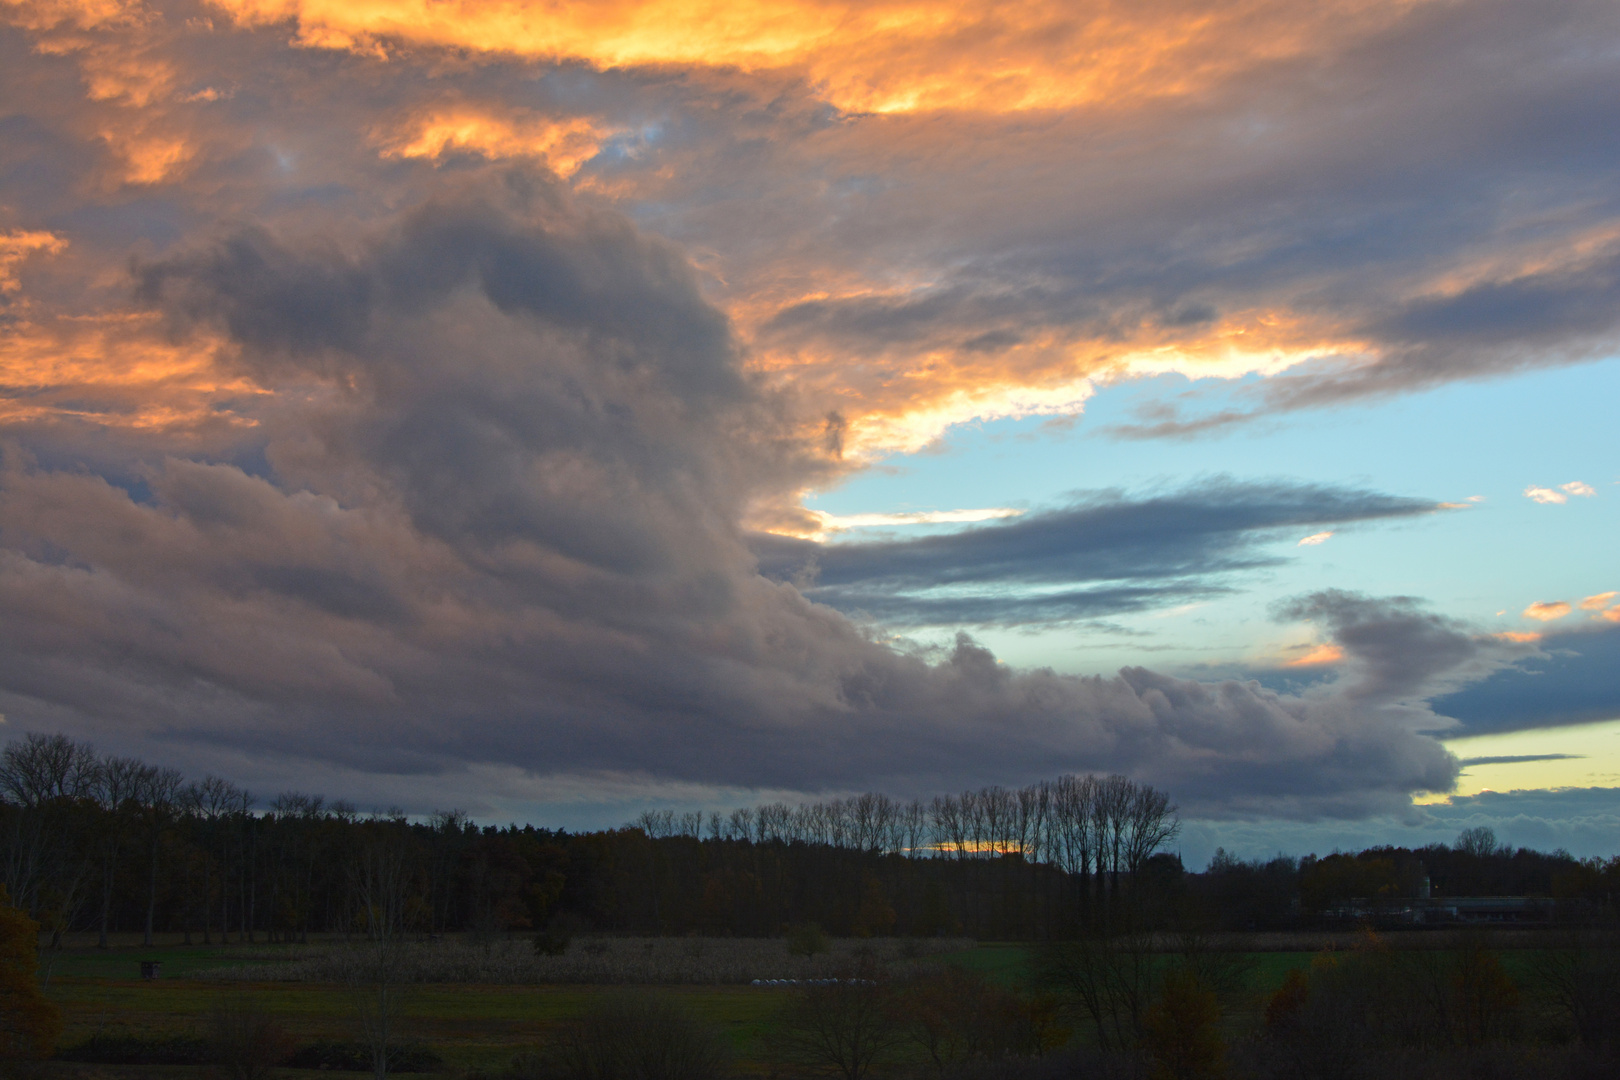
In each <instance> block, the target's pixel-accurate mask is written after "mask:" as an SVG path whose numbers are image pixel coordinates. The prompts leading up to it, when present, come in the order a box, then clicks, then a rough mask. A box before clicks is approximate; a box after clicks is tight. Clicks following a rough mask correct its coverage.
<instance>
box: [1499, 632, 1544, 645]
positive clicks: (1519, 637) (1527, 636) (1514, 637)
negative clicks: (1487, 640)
mask: <svg viewBox="0 0 1620 1080" xmlns="http://www.w3.org/2000/svg"><path fill="white" fill-rule="evenodd" d="M1491 637H1493V638H1495V639H1496V640H1498V641H1511V642H1514V643H1515V644H1518V645H1528V644H1530V643H1531V642H1536V641H1540V640H1541V635H1540V634H1538V633H1536V632H1535V631H1534V630H1504V631H1502V632H1501V633H1500V634H1492V635H1491Z"/></svg>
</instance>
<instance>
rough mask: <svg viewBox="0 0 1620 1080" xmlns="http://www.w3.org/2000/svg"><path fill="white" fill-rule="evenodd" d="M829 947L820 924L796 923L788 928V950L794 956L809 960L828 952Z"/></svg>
mask: <svg viewBox="0 0 1620 1080" xmlns="http://www.w3.org/2000/svg"><path fill="white" fill-rule="evenodd" d="M828 947H829V942H828V941H827V934H826V932H825V931H823V930H822V929H821V927H820V926H819V925H818V924H816V923H813V922H805V923H794V924H793V925H792V926H790V927H788V932H787V950H788V952H789V953H791V954H792V955H794V956H803V957H806V958H808V957H812V956H814V955H816V954H817V953H824V952H826V951H827V949H828Z"/></svg>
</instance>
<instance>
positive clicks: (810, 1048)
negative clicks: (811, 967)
mask: <svg viewBox="0 0 1620 1080" xmlns="http://www.w3.org/2000/svg"><path fill="white" fill-rule="evenodd" d="M874 975H875V972H872V971H857V972H855V973H853V974H846V975H844V976H842V977H839V978H836V979H831V980H828V981H827V982H826V983H825V984H823V985H819V986H810V987H808V988H806V989H804V990H801V991H799V992H798V993H797V994H796V995H795V996H794V997H793V998H792V999H791V1000H790V1001H789V1002H788V1005H787V1007H786V1008H785V1009H784V1010H783V1013H782V1019H781V1023H780V1024H779V1026H778V1031H777V1043H776V1047H775V1049H776V1055H775V1056H777V1057H778V1058H780V1059H781V1060H782V1061H784V1062H786V1063H788V1064H793V1065H799V1066H804V1067H808V1068H810V1069H814V1070H816V1071H819V1072H827V1073H833V1074H835V1075H838V1076H841V1077H843V1078H844V1080H862V1077H864V1076H867V1075H869V1074H870V1072H871V1071H872V1068H873V1067H874V1066H875V1065H878V1064H879V1063H881V1062H883V1061H885V1060H887V1059H888V1057H889V1056H890V1055H891V1054H892V1053H893V1051H894V1050H895V1048H896V1047H897V1046H898V1045H899V1044H900V1043H901V1041H902V1040H903V1039H904V1038H905V1028H904V1026H903V1024H902V1023H901V1022H900V1010H899V1009H898V1008H897V1007H896V1002H895V999H894V995H893V994H892V993H891V989H890V987H889V986H888V985H887V983H885V982H884V981H882V980H880V979H878V978H875V977H874Z"/></svg>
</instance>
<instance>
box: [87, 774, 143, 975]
mask: <svg viewBox="0 0 1620 1080" xmlns="http://www.w3.org/2000/svg"><path fill="white" fill-rule="evenodd" d="M145 771H146V766H145V765H143V764H142V763H141V762H139V761H137V760H136V759H135V758H126V757H107V758H104V759H103V760H102V761H100V762H99V763H98V764H97V767H96V777H95V786H94V788H93V789H92V790H93V798H94V799H95V803H96V806H97V807H99V808H100V810H101V827H100V829H99V830H98V832H99V841H98V843H97V847H98V849H99V853H100V856H101V919H100V922H99V925H98V927H97V935H96V947H97V948H101V949H105V948H107V947H108V942H107V924H108V922H109V921H110V920H111V918H112V900H113V887H114V885H115V884H116V881H117V876H118V862H119V857H120V855H121V854H122V852H123V849H124V847H125V845H126V844H127V843H128V842H129V837H128V835H127V834H126V829H125V816H124V814H123V813H122V811H123V809H124V806H125V804H126V803H131V802H134V801H135V800H136V799H138V798H139V797H140V793H141V781H142V778H143V776H144V774H145Z"/></svg>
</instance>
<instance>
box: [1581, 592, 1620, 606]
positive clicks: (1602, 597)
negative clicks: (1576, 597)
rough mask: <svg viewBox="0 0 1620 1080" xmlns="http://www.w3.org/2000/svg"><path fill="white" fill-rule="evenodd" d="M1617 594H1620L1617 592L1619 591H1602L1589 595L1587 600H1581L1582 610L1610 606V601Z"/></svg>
mask: <svg viewBox="0 0 1620 1080" xmlns="http://www.w3.org/2000/svg"><path fill="white" fill-rule="evenodd" d="M1616 596H1620V593H1617V592H1600V593H1598V594H1597V595H1595V596H1588V597H1587V598H1586V599H1585V600H1582V601H1581V605H1580V606H1581V610H1582V611H1600V610H1602V609H1603V608H1606V607H1608V606H1609V601H1610V600H1613V599H1614V598H1615V597H1616Z"/></svg>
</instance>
